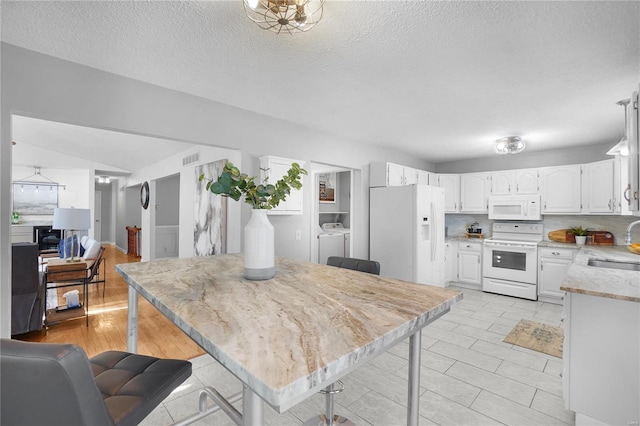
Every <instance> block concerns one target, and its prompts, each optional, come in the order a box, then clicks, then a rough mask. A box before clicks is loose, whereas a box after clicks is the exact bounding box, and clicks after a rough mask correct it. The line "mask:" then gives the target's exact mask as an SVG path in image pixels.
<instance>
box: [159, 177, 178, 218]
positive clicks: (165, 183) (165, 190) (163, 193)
mask: <svg viewBox="0 0 640 426" xmlns="http://www.w3.org/2000/svg"><path fill="white" fill-rule="evenodd" d="M156 187H157V189H158V197H157V201H158V203H157V204H156V205H155V211H156V225H157V226H168V225H178V222H179V220H180V208H179V206H180V175H179V174H177V175H171V176H168V177H166V178H164V179H158V181H157V182H156Z"/></svg>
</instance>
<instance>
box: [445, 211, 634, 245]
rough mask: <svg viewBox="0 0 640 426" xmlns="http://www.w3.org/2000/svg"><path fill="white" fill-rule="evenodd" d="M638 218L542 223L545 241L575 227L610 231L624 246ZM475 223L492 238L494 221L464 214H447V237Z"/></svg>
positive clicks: (559, 218) (563, 218) (551, 218)
mask: <svg viewBox="0 0 640 426" xmlns="http://www.w3.org/2000/svg"><path fill="white" fill-rule="evenodd" d="M638 219H640V218H638V217H637V216H595V215H584V216H582V215H580V216H577V215H543V216H542V223H543V224H544V234H543V239H545V240H548V239H549V237H548V236H547V235H548V234H549V232H551V231H556V230H559V229H567V228H571V227H574V226H582V227H583V228H589V229H590V230H593V231H609V232H611V233H612V234H613V236H614V240H615V244H616V245H624V238H625V235H626V232H627V226H629V224H630V223H631V222H634V221H636V220H638ZM473 222H478V226H477V228H481V229H482V233H483V234H484V236H485V238H488V237H490V236H491V226H492V224H493V222H494V221H493V220H490V219H489V218H488V217H487V215H480V214H478V215H464V214H447V215H445V226H446V227H447V235H448V236H450V237H456V236H463V235H464V234H465V232H466V229H467V228H468V227H469V225H471V224H472V223H473ZM631 238H632V240H633V241H634V242H640V225H637V226H635V227H634V228H633V233H632V236H631Z"/></svg>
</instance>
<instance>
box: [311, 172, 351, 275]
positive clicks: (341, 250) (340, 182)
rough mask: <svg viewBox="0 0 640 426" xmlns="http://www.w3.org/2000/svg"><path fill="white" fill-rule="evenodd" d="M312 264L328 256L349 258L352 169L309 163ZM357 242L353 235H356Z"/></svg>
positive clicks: (324, 259)
mask: <svg viewBox="0 0 640 426" xmlns="http://www.w3.org/2000/svg"><path fill="white" fill-rule="evenodd" d="M309 169H310V170H309V174H310V175H311V177H312V179H311V182H312V191H311V193H312V195H311V196H312V201H311V205H312V209H311V236H312V237H311V249H310V258H311V261H312V262H315V263H323V264H325V263H326V262H327V258H328V257H329V256H340V257H351V255H352V253H353V251H354V250H353V247H354V238H353V227H354V214H353V209H354V205H353V197H352V194H353V192H354V172H355V171H354V170H352V169H349V168H345V167H340V166H335V165H327V164H320V163H311V165H310V167H309ZM356 239H357V234H356Z"/></svg>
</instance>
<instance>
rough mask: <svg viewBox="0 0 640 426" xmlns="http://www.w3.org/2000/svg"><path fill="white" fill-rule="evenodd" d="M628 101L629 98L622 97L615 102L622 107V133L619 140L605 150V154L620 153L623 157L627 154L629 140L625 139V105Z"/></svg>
mask: <svg viewBox="0 0 640 426" xmlns="http://www.w3.org/2000/svg"><path fill="white" fill-rule="evenodd" d="M630 102H631V99H623V100H621V101H618V102H616V104H617V105H620V106H622V107H623V108H624V133H623V134H622V139H620V142H618V143H617V144H615V145H614V146H613V148H611V149H610V150H609V151H607V155H617V154H620V155H622V156H623V157H626V156H627V155H629V141H628V140H627V105H629V103H630Z"/></svg>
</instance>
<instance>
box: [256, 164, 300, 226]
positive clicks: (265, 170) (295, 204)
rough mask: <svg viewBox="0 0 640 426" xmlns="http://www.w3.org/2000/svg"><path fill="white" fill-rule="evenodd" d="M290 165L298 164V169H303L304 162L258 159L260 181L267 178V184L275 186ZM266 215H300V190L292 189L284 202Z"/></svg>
mask: <svg viewBox="0 0 640 426" xmlns="http://www.w3.org/2000/svg"><path fill="white" fill-rule="evenodd" d="M292 163H298V164H299V165H300V167H304V162H302V161H297V160H290V159H287V158H280V157H272V156H265V157H260V168H261V170H260V175H261V180H264V179H265V178H267V179H268V182H269V183H271V184H274V185H275V183H276V182H277V181H278V180H280V179H282V177H283V176H285V175H286V174H287V172H288V171H289V169H290V168H291V164H292ZM268 214H270V215H271V214H275V215H277V214H281V215H289V214H290V215H294V214H295V215H297V214H302V189H292V190H291V192H290V193H289V195H287V199H286V201H282V202H281V203H280V204H278V206H277V207H276V208H273V209H271V210H269V213H268Z"/></svg>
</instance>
